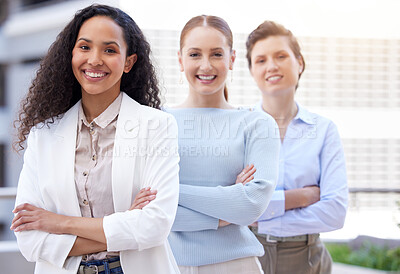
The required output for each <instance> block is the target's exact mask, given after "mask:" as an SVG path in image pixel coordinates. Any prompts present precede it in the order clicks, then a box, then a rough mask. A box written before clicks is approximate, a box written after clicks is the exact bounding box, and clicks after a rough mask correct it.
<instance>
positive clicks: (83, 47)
mask: <svg viewBox="0 0 400 274" xmlns="http://www.w3.org/2000/svg"><path fill="white" fill-rule="evenodd" d="M79 48H80V49H82V50H89V49H90V48H89V47H88V46H80V47H79Z"/></svg>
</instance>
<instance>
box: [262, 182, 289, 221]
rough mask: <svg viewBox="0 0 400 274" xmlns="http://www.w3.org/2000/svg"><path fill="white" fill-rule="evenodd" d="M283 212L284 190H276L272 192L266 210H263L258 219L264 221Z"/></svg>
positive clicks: (281, 214)
mask: <svg viewBox="0 0 400 274" xmlns="http://www.w3.org/2000/svg"><path fill="white" fill-rule="evenodd" d="M283 214H285V192H284V190H276V191H274V193H273V194H272V198H271V201H270V203H269V205H268V207H267V210H265V212H264V213H263V214H262V215H261V216H260V218H259V219H258V220H259V221H266V220H270V219H272V218H276V217H280V216H283Z"/></svg>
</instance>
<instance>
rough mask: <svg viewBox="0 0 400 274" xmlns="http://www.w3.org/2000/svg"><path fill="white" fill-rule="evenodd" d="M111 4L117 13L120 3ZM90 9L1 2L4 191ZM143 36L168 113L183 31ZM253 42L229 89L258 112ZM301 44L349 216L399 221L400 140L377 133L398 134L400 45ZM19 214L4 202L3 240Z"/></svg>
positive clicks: (306, 79) (238, 36) (304, 84)
mask: <svg viewBox="0 0 400 274" xmlns="http://www.w3.org/2000/svg"><path fill="white" fill-rule="evenodd" d="M101 2H105V1H101ZM106 2H110V3H112V4H113V5H118V1H106ZM90 3H91V1H57V0H53V1H51V0H48V1H43V0H42V1H33V0H30V1H29V0H19V1H11V0H9V1H7V0H0V187H16V185H17V181H18V176H19V172H20V169H21V165H22V157H21V155H18V154H16V153H15V152H14V151H12V149H11V143H12V141H13V137H14V136H13V134H12V133H11V132H13V127H12V121H14V120H15V118H16V111H17V110H18V107H19V102H20V100H21V98H22V96H23V95H24V94H25V93H26V92H27V90H28V88H29V85H30V81H31V79H32V78H33V77H34V75H35V70H36V69H37V68H38V65H39V61H40V59H41V58H42V57H43V56H44V55H45V54H46V51H47V49H48V47H49V46H50V44H51V43H52V42H53V41H54V40H55V38H56V35H57V34H58V33H59V32H60V30H61V29H62V28H63V27H64V25H65V24H66V23H67V22H68V21H69V20H70V19H71V17H72V16H73V14H74V13H75V12H76V11H77V10H78V9H80V8H82V7H84V6H87V5H88V4H90ZM144 32H145V34H146V36H147V38H148V39H149V41H150V43H151V46H152V50H153V57H154V60H155V62H156V64H157V68H158V72H159V75H160V84H161V86H162V91H163V96H164V101H165V102H167V104H168V105H174V104H176V103H179V102H181V101H182V100H183V98H184V97H185V96H186V92H187V85H186V83H184V84H182V85H181V84H179V79H180V71H179V67H178V61H177V50H178V49H179V41H178V38H179V31H171V30H154V29H153V30H144ZM246 35H247V34H244V33H235V34H234V36H235V41H234V47H235V49H236V53H237V60H236V63H235V68H234V71H233V75H232V82H231V81H230V80H229V81H228V88H229V96H230V102H231V103H232V104H234V105H250V106H251V105H255V104H256V103H258V102H259V100H260V94H259V91H258V89H257V87H256V85H255V84H254V81H253V80H252V78H251V76H250V74H249V72H248V68H247V60H245V46H244V45H245V40H246ZM299 38H300V41H301V44H302V48H303V53H304V55H305V59H306V71H305V73H304V75H303V76H302V80H301V83H300V87H299V89H298V91H297V93H298V95H297V96H298V97H297V99H298V101H299V102H300V103H301V104H303V105H304V106H306V107H308V108H309V109H311V110H315V111H316V112H318V113H322V114H324V113H326V114H327V115H328V117H329V118H331V119H332V120H334V121H335V122H336V123H337V124H338V126H339V130H340V133H341V135H342V137H343V138H342V140H343V144H344V149H345V154H346V161H347V170H348V180H349V187H350V188H351V191H352V194H351V195H350V209H351V210H358V211H363V210H364V211H365V212H367V211H368V210H370V209H376V208H380V209H382V210H383V211H387V212H393V214H395V212H397V211H398V209H397V206H396V204H395V203H396V201H399V200H400V197H399V190H400V137H399V136H398V134H397V135H396V134H391V128H387V129H384V130H383V131H382V130H380V133H379V134H377V132H376V131H377V130H379V129H380V127H379V126H381V125H379V124H377V121H379V119H378V118H379V117H381V118H382V120H381V122H382V123H386V124H390V127H392V128H397V131H399V129H398V126H397V125H396V124H397V123H396V122H397V121H396V119H395V118H399V117H400V41H399V40H394V39H386V40H385V39H373V38H371V39H349V38H338V37H336V38H335V37H299ZM360 113H362V114H363V115H360ZM377 117H378V118H377ZM377 119H378V120H377ZM383 119H387V120H385V121H384V120H383ZM390 119H391V120H392V122H391V123H388V121H389V120H390ZM369 121H370V122H369ZM360 124H361V126H362V129H361V130H359V126H360ZM385 130H386V131H385ZM55 183H56V182H55ZM0 193H1V192H0ZM12 207H13V201H11V200H7V199H1V198H0V209H1V210H0V240H13V239H14V236H13V234H12V233H11V232H10V230H9V229H8V227H9V223H10V220H11V218H12V214H11V210H12ZM399 222H400V221H399ZM376 236H378V235H376ZM382 236H383V237H384V235H382Z"/></svg>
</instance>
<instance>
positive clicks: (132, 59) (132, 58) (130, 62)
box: [124, 54, 137, 73]
mask: <svg viewBox="0 0 400 274" xmlns="http://www.w3.org/2000/svg"><path fill="white" fill-rule="evenodd" d="M136 61H137V55H136V54H132V55H130V56H128V57H126V61H125V67H124V72H125V73H128V72H129V71H131V69H132V67H133V65H134V64H135V63H136Z"/></svg>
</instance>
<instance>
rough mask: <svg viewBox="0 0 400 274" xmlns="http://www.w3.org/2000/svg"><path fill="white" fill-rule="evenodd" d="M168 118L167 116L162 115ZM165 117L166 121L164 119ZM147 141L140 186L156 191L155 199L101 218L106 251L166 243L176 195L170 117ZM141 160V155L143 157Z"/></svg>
mask: <svg viewBox="0 0 400 274" xmlns="http://www.w3.org/2000/svg"><path fill="white" fill-rule="evenodd" d="M164 115H165V116H167V115H166V114H164ZM164 118H166V119H164ZM153 132H155V134H153V135H154V136H151V138H150V140H149V141H148V144H149V145H148V147H147V149H149V150H147V149H146V152H148V153H147V155H146V156H145V157H147V158H146V161H145V166H144V169H143V170H140V172H141V176H140V178H141V179H142V180H143V182H142V183H141V187H146V186H150V187H151V188H152V189H156V190H157V197H156V199H155V200H153V201H152V202H151V203H150V204H148V205H147V206H145V207H144V208H143V209H142V210H131V211H129V210H128V211H124V212H117V213H114V214H111V215H109V216H106V217H104V219H103V228H104V233H105V236H106V239H107V250H108V251H121V250H129V249H138V250H143V249H147V248H151V247H154V246H159V245H162V244H164V243H165V241H166V240H167V237H168V234H169V232H170V230H171V227H172V224H173V221H174V218H175V214H176V210H177V205H178V194H179V189H178V185H179V177H178V174H179V165H178V163H179V156H178V153H177V151H178V143H177V138H176V136H177V125H176V122H175V119H173V118H172V117H171V116H170V115H168V116H167V117H163V118H162V119H160V125H159V127H158V128H157V130H156V131H153ZM142 157H144V156H142Z"/></svg>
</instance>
